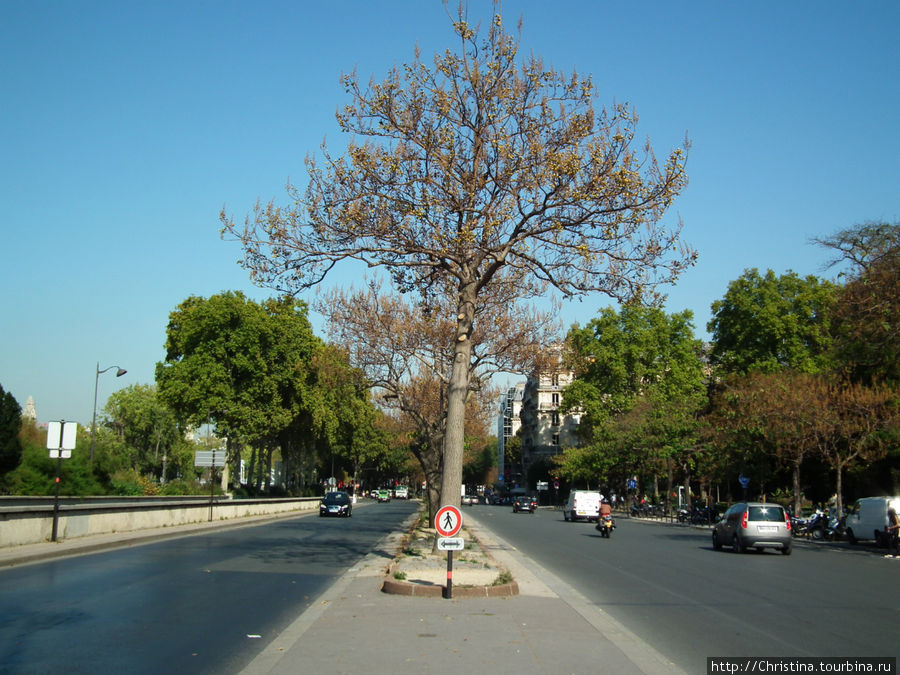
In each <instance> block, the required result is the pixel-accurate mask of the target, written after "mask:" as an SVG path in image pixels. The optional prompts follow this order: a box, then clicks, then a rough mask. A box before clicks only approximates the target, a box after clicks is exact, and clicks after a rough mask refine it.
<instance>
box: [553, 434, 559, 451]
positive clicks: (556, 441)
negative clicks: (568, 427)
mask: <svg viewBox="0 0 900 675" xmlns="http://www.w3.org/2000/svg"><path fill="white" fill-rule="evenodd" d="M553 447H554V448H559V434H553Z"/></svg>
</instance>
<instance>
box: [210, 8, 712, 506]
mask: <svg viewBox="0 0 900 675" xmlns="http://www.w3.org/2000/svg"><path fill="white" fill-rule="evenodd" d="M453 27H454V30H455V34H456V37H457V39H458V46H457V48H456V49H455V50H450V49H448V50H446V51H444V52H441V53H438V54H436V55H435V57H434V59H433V61H432V62H431V63H426V62H425V61H423V60H422V58H421V55H420V54H419V53H418V50H417V51H416V54H415V57H414V59H413V61H412V62H411V63H408V64H405V65H403V66H401V67H395V68H394V69H392V70H391V71H389V73H388V75H387V77H386V78H385V79H384V80H383V81H381V82H376V81H374V80H373V81H370V83H369V84H368V85H367V86H366V85H364V84H361V83H360V81H359V79H358V77H357V75H356V73H355V72H354V73H351V74H349V75H345V76H344V77H343V83H344V87H345V90H346V93H347V94H348V96H349V99H350V100H349V102H348V103H347V104H346V106H344V107H343V108H342V109H340V110H339V111H338V113H337V121H338V124H339V125H340V128H341V130H342V131H344V132H346V133H347V134H349V135H350V138H349V140H348V142H347V146H346V149H345V150H344V151H343V153H342V154H340V155H334V154H333V153H331V152H330V151H329V150H328V148H327V147H326V146H324V145H323V147H322V150H321V152H322V159H321V160H317V159H315V158H313V157H309V158H308V159H307V169H308V181H307V184H306V186H305V188H299V187H294V186H289V187H288V191H289V195H290V198H291V203H290V204H289V205H287V206H285V207H280V206H278V205H276V204H275V203H273V202H270V203H268V204H266V205H261V204H258V205H257V207H256V208H255V210H254V211H253V213H252V214H251V215H250V216H248V217H247V218H246V220H245V221H244V223H243V224H242V225H241V224H238V223H235V222H234V221H233V220H232V218H230V217H229V216H228V215H227V214H226V213H225V212H223V213H222V223H223V234H225V235H232V236H236V237H237V238H239V239H240V241H241V242H242V244H243V247H244V258H243V265H244V266H245V267H246V268H247V269H248V270H249V272H250V275H251V278H252V279H253V280H254V281H255V282H257V283H259V284H262V285H266V286H272V287H275V288H279V289H282V290H289V291H292V292H297V291H300V290H303V289H307V288H310V287H312V286H314V285H316V284H318V283H319V282H321V281H322V280H323V279H324V278H325V277H326V275H327V274H328V273H329V272H330V271H331V270H332V269H333V268H334V267H335V265H336V264H338V263H339V262H341V261H345V260H348V259H353V260H358V261H362V262H364V263H365V264H367V265H369V266H371V267H382V268H385V269H386V270H387V271H388V272H389V274H390V277H391V279H392V281H393V282H394V284H395V286H396V287H397V289H398V290H400V291H401V292H409V291H415V292H417V293H420V294H421V295H422V296H423V297H425V298H427V297H429V296H430V294H431V293H432V292H434V291H435V289H439V292H443V291H444V290H445V289H446V288H447V287H450V288H452V289H453V292H454V301H453V308H452V313H451V314H449V316H447V317H444V318H452V321H453V322H454V327H453V341H452V344H453V357H452V368H451V372H450V380H449V387H448V390H447V425H446V426H447V431H446V438H445V442H444V448H445V450H444V452H445V456H444V467H443V477H442V490H441V493H442V502H443V503H444V504H458V503H459V494H460V484H461V481H462V460H463V442H464V428H463V420H464V416H465V403H466V397H467V394H468V392H469V379H470V375H471V372H472V370H471V366H470V364H471V360H472V354H473V352H472V342H473V341H472V337H473V333H474V331H475V328H476V327H475V319H476V316H477V311H478V308H479V306H480V305H481V304H482V303H483V302H484V300H485V297H486V296H488V295H490V294H491V293H492V292H493V291H492V289H493V288H494V287H495V285H494V280H495V278H496V277H497V276H498V275H499V274H500V273H501V272H504V273H505V274H506V283H509V284H511V287H513V288H515V289H516V294H517V297H518V298H530V297H535V296H538V295H543V294H544V293H545V292H546V290H547V286H548V285H549V286H552V287H554V288H555V289H556V290H557V291H558V292H559V293H560V294H561V295H562V296H564V297H576V296H581V295H585V294H588V293H604V294H607V295H609V296H611V297H613V298H615V299H630V298H634V297H641V298H643V299H645V300H648V301H650V300H654V299H658V295H657V291H656V289H657V287H658V286H659V284H662V283H668V282H672V281H673V280H675V279H676V278H677V277H678V276H679V274H680V273H681V272H682V271H683V270H684V269H685V268H686V267H687V266H689V265H691V264H692V263H693V261H694V258H695V254H694V252H693V251H692V250H691V249H690V248H689V247H687V246H685V245H684V244H683V243H682V242H681V239H680V233H681V224H680V222H676V223H674V224H672V225H668V226H666V225H664V224H663V222H662V217H663V215H664V213H665V212H666V210H667V209H668V208H669V207H670V206H671V205H672V203H673V201H674V199H675V198H676V196H677V195H678V194H679V193H680V192H681V190H682V189H683V188H684V186H685V184H686V181H687V178H686V174H685V169H684V162H685V156H686V152H687V147H686V146H687V143H686V142H685V147H681V148H677V149H675V150H673V151H672V152H671V153H670V154H669V155H668V156H667V157H666V159H665V161H664V162H662V163H659V162H657V160H656V158H655V156H654V154H653V151H652V149H651V148H650V146H649V143H648V144H646V145H644V146H643V147H642V148H639V149H636V148H635V147H634V146H635V135H636V122H637V116H636V115H635V114H634V112H633V111H632V110H631V109H630V107H629V106H627V105H625V104H619V103H614V104H613V105H612V106H611V107H609V108H607V109H600V110H595V108H594V99H595V92H594V86H593V83H592V81H591V79H590V77H583V76H579V75H578V74H577V73H576V72H573V73H571V74H569V75H567V74H564V73H562V72H559V71H556V70H554V69H553V68H551V67H548V66H545V65H544V63H543V61H542V60H541V59H539V58H537V57H535V56H529V57H520V56H519V53H518V46H519V43H518V40H517V39H516V38H514V37H512V36H510V35H509V34H508V33H507V32H506V31H505V30H504V27H503V23H502V19H501V17H500V15H499V13H498V14H496V15H495V16H494V17H493V19H492V21H491V23H490V26H489V27H488V29H487V31H486V34H482V35H483V37H482V36H481V35H479V31H478V30H476V29H474V28H473V27H471V26H470V25H469V24H468V22H467V21H466V18H465V11H464V9H463V8H462V7H461V8H460V10H459V12H458V15H457V20H456V21H454V22H453Z"/></svg>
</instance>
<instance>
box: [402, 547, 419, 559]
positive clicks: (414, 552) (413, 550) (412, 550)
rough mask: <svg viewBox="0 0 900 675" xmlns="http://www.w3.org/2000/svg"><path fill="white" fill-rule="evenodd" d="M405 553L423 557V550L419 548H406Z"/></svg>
mask: <svg viewBox="0 0 900 675" xmlns="http://www.w3.org/2000/svg"><path fill="white" fill-rule="evenodd" d="M403 555H408V556H414V557H416V558H421V557H422V552H421V551H420V550H419V549H417V548H405V549H403Z"/></svg>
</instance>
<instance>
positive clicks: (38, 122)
mask: <svg viewBox="0 0 900 675" xmlns="http://www.w3.org/2000/svg"><path fill="white" fill-rule="evenodd" d="M449 7H450V9H451V10H453V9H455V7H456V3H455V2H451V3H450V5H449ZM490 13H491V4H490V3H489V2H486V1H480V0H470V2H469V15H470V22H472V23H474V22H475V21H476V20H478V19H481V20H482V21H486V20H487V19H488V18H489V16H490ZM503 14H504V19H505V22H506V24H507V26H514V25H515V22H516V21H517V20H518V19H519V18H520V17H521V18H522V20H523V28H522V35H521V37H522V42H521V49H522V51H523V52H524V53H529V52H534V53H535V54H537V55H540V56H542V57H543V58H544V60H545V61H546V62H547V63H549V64H552V65H553V66H555V67H557V68H559V69H561V70H563V71H571V70H572V69H573V68H576V69H577V70H578V71H579V73H581V74H591V75H592V76H593V78H594V82H595V84H596V87H597V93H598V98H597V105H598V107H599V106H602V105H605V104H609V103H611V102H613V101H619V102H622V101H627V102H629V103H630V104H631V105H633V107H634V108H635V110H636V111H637V113H638V115H639V116H640V123H639V125H638V135H639V137H641V138H642V139H643V137H648V138H649V139H650V141H651V143H652V145H653V147H654V149H655V150H656V152H657V154H658V155H659V156H664V155H665V154H666V153H667V152H668V151H669V150H671V149H672V148H673V147H675V146H677V145H678V144H680V143H681V142H682V141H683V139H684V137H685V134H688V135H689V137H690V139H691V143H692V148H691V151H690V155H689V158H688V165H687V167H688V173H689V176H690V185H689V186H688V188H687V189H686V191H685V192H684V194H683V195H682V196H681V198H680V199H679V200H677V201H676V204H675V207H674V209H673V210H672V211H671V212H670V214H669V216H668V218H669V219H671V220H673V221H674V219H675V218H677V217H679V216H680V217H681V218H682V219H683V221H684V232H683V234H684V238H685V240H686V241H688V242H689V243H690V244H692V245H693V246H694V247H695V248H696V249H697V250H698V252H699V254H700V259H699V262H698V264H697V266H696V267H694V268H693V269H691V270H690V271H689V272H688V273H687V274H685V275H684V277H683V278H682V280H681V281H680V282H679V284H678V285H677V286H676V287H674V288H671V289H669V291H668V292H669V303H668V309H669V310H670V311H681V310H683V309H690V310H692V311H693V312H694V315H695V322H696V326H697V331H698V336H700V337H705V336H706V331H705V327H706V323H707V321H708V320H709V318H710V305H711V304H712V302H714V301H715V300H717V299H719V298H721V297H722V296H723V294H724V293H725V290H726V288H727V285H728V283H729V281H731V280H733V279H736V278H737V277H738V276H740V275H741V273H742V272H743V271H744V270H745V269H747V268H752V267H757V268H760V269H762V270H765V269H773V270H774V271H775V272H776V273H779V274H781V273H783V272H785V271H787V270H794V271H796V272H798V273H800V274H804V275H805V274H819V275H822V276H832V274H833V273H832V272H829V271H826V270H825V269H824V263H825V262H826V260H827V259H828V255H827V252H826V251H824V250H823V249H821V248H818V247H815V246H812V245H810V244H809V239H810V238H811V237H815V236H827V235H829V234H832V233H834V232H835V231H837V230H838V229H840V228H844V227H848V226H852V225H854V224H856V223H860V222H864V221H867V220H887V221H895V220H898V219H900V185H898V169H897V158H898V157H900V41H898V40H897V35H896V31H897V27H898V26H900V3H897V2H895V1H894V0H890V1H888V0H881V1H879V0H873V1H869V2H863V3H848V2H838V1H836V0H832V1H829V0H826V1H824V2H822V1H817V2H812V1H807V2H804V1H802V0H801V1H798V2H789V3H786V2H774V1H766V0H763V1H758V2H752V3H737V2H718V1H717V2H711V1H710V2H702V1H701V2H671V1H669V0H664V1H659V2H649V1H636V2H627V3H618V2H601V1H597V2H588V1H580V2H575V1H574V0H556V1H555V2H552V3H551V2H543V1H538V0H518V1H515V0H505V1H504V2H503ZM416 44H418V46H419V47H420V48H421V50H422V52H423V55H426V56H429V57H430V55H431V54H433V53H435V52H437V51H441V50H443V49H445V48H447V47H452V46H453V45H454V41H453V35H452V32H451V30H450V23H449V19H448V17H447V12H446V9H445V7H444V6H443V4H442V3H441V2H440V1H439V0H397V1H391V2H372V1H371V0H367V1H363V0H344V2H340V3H323V2H300V1H297V0H294V1H283V2H267V1H265V0H262V1H260V2H250V1H249V0H247V1H244V2H231V1H226V0H218V1H211V0H210V1H203V2H194V1H190V0H188V1H178V2H175V1H157V2H119V1H115V2H113V1H109V2H92V1H81V2H65V1H63V0H57V1H47V0H29V1H28V2H16V1H15V0H7V1H5V2H0V92H2V97H3V103H2V105H0V214H2V223H3V226H2V233H3V239H2V246H0V251H2V253H0V275H2V281H3V288H4V291H5V292H4V293H3V294H2V298H0V303H2V304H0V315H2V316H3V317H4V320H3V328H2V330H0V385H2V386H3V388H4V389H5V390H6V391H9V392H12V394H13V395H14V396H15V397H16V399H17V400H18V401H19V403H20V404H21V405H22V406H24V405H25V402H26V400H27V398H28V397H29V396H33V397H34V400H35V403H36V407H37V412H38V418H39V420H40V421H49V420H59V419H65V420H75V421H79V422H82V423H90V419H91V411H92V406H93V393H94V378H93V377H92V376H93V375H95V368H96V366H97V364H98V362H99V365H100V368H106V367H107V366H113V365H119V366H121V367H123V368H126V369H127V370H128V374H127V375H125V376H123V377H121V378H118V379H117V378H115V377H114V374H113V373H114V370H113V371H110V372H108V373H105V374H103V375H101V376H100V380H99V406H98V407H100V408H102V407H103V405H104V403H105V401H106V397H108V396H109V394H110V393H112V392H113V391H115V390H116V389H118V388H120V387H123V386H128V385H131V384H135V383H141V384H147V383H152V382H153V373H154V368H155V364H156V362H157V361H160V360H162V359H163V358H164V350H163V345H164V342H165V328H166V323H167V321H168V315H169V313H170V312H171V311H172V310H173V309H174V308H175V307H176V306H177V305H178V303H180V302H181V301H182V300H184V299H185V298H187V297H188V296H190V295H201V296H209V295H212V294H214V293H218V292H221V291H223V290H232V289H236V290H243V291H244V292H246V293H247V294H248V295H250V297H253V298H256V299H262V298H265V297H268V296H269V295H270V294H271V293H270V292H269V291H266V290H264V289H257V288H255V287H253V286H252V285H251V284H250V283H249V280H248V277H247V275H246V273H245V272H244V271H243V270H242V269H241V268H240V267H239V266H238V265H237V264H236V260H237V259H238V257H239V255H240V250H239V248H238V246H237V245H236V244H234V243H232V242H224V241H222V240H221V239H220V238H219V221H218V214H219V211H220V210H221V209H222V208H223V206H224V207H225V208H226V210H227V212H228V213H230V214H232V215H233V216H234V217H236V218H237V219H238V220H240V219H242V218H243V217H244V215H245V214H247V213H248V212H249V211H250V209H251V208H252V206H253V204H254V202H255V201H256V200H257V199H258V198H259V199H262V200H263V201H268V200H269V199H273V198H274V199H276V200H282V201H283V199H284V196H285V192H284V185H285V183H286V181H287V180H288V178H290V179H291V180H292V181H294V182H295V183H299V184H302V182H303V178H304V168H303V158H304V157H305V155H306V154H307V153H315V152H317V151H318V148H319V146H320V144H321V142H322V140H323V139H327V140H328V141H329V143H330V144H331V145H332V146H335V147H336V146H337V145H339V144H340V143H341V142H342V140H343V139H341V138H340V134H339V132H338V129H337V124H336V123H335V121H334V112H335V110H336V109H337V108H338V107H339V106H340V105H343V104H344V103H345V102H346V99H345V98H344V95H343V92H342V90H341V87H340V85H339V76H340V75H341V73H343V72H349V71H351V70H352V69H354V68H356V69H357V70H358V72H359V74H360V76H361V78H363V79H368V78H369V76H374V77H375V78H376V79H377V78H380V77H381V76H383V75H384V74H385V72H386V71H387V69H388V68H390V67H391V66H392V65H394V64H401V63H403V62H408V61H411V60H412V57H413V48H414V46H415V45H416ZM331 283H334V284H338V285H346V284H348V283H349V281H348V276H347V275H344V276H340V275H337V276H335V277H334V278H333V279H332V280H331ZM609 304H610V302H609V300H608V299H606V298H603V297H591V298H587V299H585V300H583V301H582V302H580V303H575V304H573V305H568V306H566V307H564V309H563V314H562V317H561V318H562V320H563V322H564V323H565V325H567V326H568V325H570V324H571V323H573V322H580V323H584V322H585V321H587V320H589V319H590V318H591V317H593V316H594V315H595V314H596V312H597V311H598V310H599V309H601V308H602V307H606V306H608V305H609ZM317 325H318V324H317ZM320 334H322V333H321V331H320Z"/></svg>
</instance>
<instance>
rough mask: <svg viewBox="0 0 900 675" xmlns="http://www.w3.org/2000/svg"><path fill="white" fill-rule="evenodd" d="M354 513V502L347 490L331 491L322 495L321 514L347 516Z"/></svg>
mask: <svg viewBox="0 0 900 675" xmlns="http://www.w3.org/2000/svg"><path fill="white" fill-rule="evenodd" d="M351 515H353V504H352V501H351V499H350V495H348V494H347V493H346V492H329V493H328V494H327V495H325V496H324V497H322V503H321V504H319V516H346V517H347V518H349V517H350V516H351Z"/></svg>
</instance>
